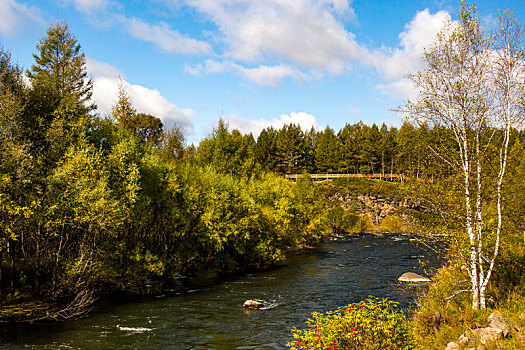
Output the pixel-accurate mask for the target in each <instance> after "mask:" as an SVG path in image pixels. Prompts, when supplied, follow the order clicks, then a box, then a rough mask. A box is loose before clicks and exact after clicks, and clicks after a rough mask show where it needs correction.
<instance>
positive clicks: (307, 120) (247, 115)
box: [0, 0, 525, 143]
mask: <svg viewBox="0 0 525 350" xmlns="http://www.w3.org/2000/svg"><path fill="white" fill-rule="evenodd" d="M477 5H478V10H479V13H480V16H481V18H482V21H483V23H484V24H485V25H486V26H487V27H490V25H491V24H492V23H493V22H494V18H495V17H496V16H497V14H498V10H499V9H510V10H512V11H513V12H514V13H515V15H516V17H517V18H518V19H519V20H520V21H521V22H524V21H525V5H524V2H522V1H520V0H514V1H508V0H507V1H506V0H501V1H494V0H493V1H486V0H484V1H478V2H477ZM458 9H459V1H455V0H454V1H449V0H440V1H438V0H418V1H415V0H414V1H411V0H398V1H393V0H384V1H373V0H361V1H357V0H355V1H351V0H350V1H348V0H249V1H246V0H154V1H139V0H131V1H123V0H58V1H46V0H40V1H24V0H0V44H2V46H3V47H4V48H6V49H8V50H11V52H12V55H13V58H14V59H15V60H17V61H18V63H19V64H21V65H22V66H24V67H26V68H28V67H30V65H31V64H32V63H33V58H32V53H33V52H34V51H35V45H36V43H37V42H38V40H39V38H40V37H41V36H42V35H43V34H44V33H45V30H46V27H47V26H48V25H49V23H51V22H53V21H56V20H66V21H67V22H68V24H69V26H70V28H71V31H72V32H73V34H74V35H75V36H76V38H77V39H78V41H79V43H80V44H81V45H82V48H83V51H84V52H85V54H86V57H87V59H88V64H87V68H88V73H89V74H90V75H91V76H92V78H93V81H94V98H95V102H96V103H97V105H98V107H99V113H100V114H102V115H105V114H107V113H109V111H110V110H111V105H112V104H113V103H114V101H115V99H116V94H117V86H118V81H119V79H122V80H123V81H124V83H125V86H126V88H127V91H128V93H129V95H130V96H131V97H132V99H133V102H134V104H135V107H136V109H137V110H138V111H141V112H145V113H150V114H153V115H156V116H158V117H160V118H161V119H162V120H163V122H164V123H165V124H166V125H167V126H168V127H169V126H170V125H173V124H174V123H178V124H179V125H182V126H183V127H184V130H185V133H186V137H187V140H188V142H190V143H191V142H193V143H198V142H199V140H200V139H202V138H203V137H204V136H206V135H207V134H208V133H209V132H210V131H211V129H212V128H213V126H214V125H216V123H217V120H218V118H219V117H222V118H224V119H226V120H227V121H228V122H229V124H230V126H231V127H234V128H238V129H240V130H241V131H242V132H253V133H254V135H255V136H257V135H258V133H259V132H260V130H261V129H262V128H265V127H268V126H270V125H273V126H275V127H280V126H282V125H283V124H284V123H289V122H294V123H298V124H300V125H301V126H303V127H304V128H310V127H311V126H314V127H316V128H320V129H321V128H324V127H326V126H330V127H332V128H334V129H336V130H338V129H340V128H342V127H343V126H344V125H345V124H346V123H356V122H358V121H360V120H362V121H364V122H366V123H378V124H380V123H382V122H385V123H387V124H389V125H400V124H401V120H402V116H400V115H396V114H395V113H394V112H391V111H390V109H391V108H393V107H396V106H398V105H400V104H402V103H403V101H404V100H405V99H406V98H407V97H408V96H410V95H411V94H413V90H412V89H411V86H410V84H409V83H408V81H406V80H405V79H404V78H403V76H404V75H405V74H406V73H408V72H415V71H417V70H418V69H420V68H422V67H423V65H422V64H423V63H422V60H421V55H422V53H423V48H424V47H427V46H428V45H430V44H431V43H432V41H433V39H434V37H435V34H436V32H437V31H439V29H440V28H441V26H442V23H443V21H445V20H447V19H452V20H454V19H455V18H457V12H458Z"/></svg>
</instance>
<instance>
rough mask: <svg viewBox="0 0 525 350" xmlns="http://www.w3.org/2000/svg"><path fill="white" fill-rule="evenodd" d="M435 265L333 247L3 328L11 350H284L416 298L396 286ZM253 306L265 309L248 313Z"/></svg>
mask: <svg viewBox="0 0 525 350" xmlns="http://www.w3.org/2000/svg"><path fill="white" fill-rule="evenodd" d="M429 258H430V260H429V261H430V265H431V266H432V265H433V266H436V264H437V260H436V259H434V258H432V257H431V256H429V253H428V252H426V251H424V250H422V249H421V248H419V247H417V246H415V245H413V244H412V243H411V242H410V241H409V239H408V238H407V237H405V236H400V235H390V236H383V237H382V236H372V235H365V236H360V237H350V238H344V239H339V240H334V241H330V242H327V243H324V244H322V245H321V246H320V247H319V248H316V249H314V250H311V251H308V252H306V253H303V254H301V255H298V256H295V257H293V258H292V259H290V261H289V263H288V264H287V265H286V266H285V267H279V268H275V269H272V270H268V271H263V272H258V273H253V274H245V275H241V276H236V277H235V278H230V279H227V280H222V281H220V283H217V282H218V281H216V280H215V277H209V278H205V277H201V278H199V279H197V280H195V279H192V280H189V281H187V282H185V284H184V287H183V291H171V292H170V291H167V292H166V294H162V295H157V296H156V297H154V298H148V299H145V300H141V301H140V302H137V301H135V302H130V301H126V302H118V301H113V302H111V303H104V304H103V305H102V306H99V307H98V309H97V310H95V311H94V312H93V313H91V314H90V315H89V316H87V317H85V318H83V319H78V320H72V321H68V322H63V323H58V324H53V323H51V324H40V325H33V326H27V325H23V326H22V325H20V326H16V327H12V326H9V327H5V326H4V327H2V330H1V331H0V348H5V349H22V348H24V349H27V348H32V349H283V348H285V345H286V343H287V342H288V341H290V340H291V332H290V329H291V328H292V327H294V326H295V327H298V328H304V326H305V323H304V322H305V321H306V319H307V318H308V317H309V315H310V314H311V313H312V312H313V311H319V312H324V311H327V310H331V309H335V308H337V307H339V306H344V305H347V304H350V303H354V302H356V301H360V300H363V299H365V298H367V297H368V296H369V295H374V296H377V297H387V298H390V299H393V300H396V301H399V302H400V304H401V306H402V307H403V308H405V309H406V308H409V307H411V306H412V305H413V301H414V297H413V296H412V295H410V294H408V293H406V291H402V290H401V289H400V288H399V287H397V285H396V280H397V278H398V277H399V276H400V275H401V274H403V273H404V272H407V271H413V272H416V273H421V272H422V271H423V270H422V268H421V267H420V263H419V260H420V259H422V260H424V259H427V260H428V259H429ZM246 299H256V300H262V301H264V303H265V304H266V305H267V307H265V308H263V309H261V310H246V309H243V308H242V307H241V306H242V304H243V302H244V301H245V300H246Z"/></svg>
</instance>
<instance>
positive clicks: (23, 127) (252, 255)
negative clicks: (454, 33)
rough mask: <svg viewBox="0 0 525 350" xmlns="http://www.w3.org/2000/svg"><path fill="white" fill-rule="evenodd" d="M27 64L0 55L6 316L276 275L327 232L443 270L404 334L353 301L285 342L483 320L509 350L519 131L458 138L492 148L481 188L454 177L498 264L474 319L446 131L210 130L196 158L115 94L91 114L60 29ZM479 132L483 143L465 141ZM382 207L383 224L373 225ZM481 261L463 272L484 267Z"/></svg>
mask: <svg viewBox="0 0 525 350" xmlns="http://www.w3.org/2000/svg"><path fill="white" fill-rule="evenodd" d="M464 14H465V15H466V16H464V17H463V20H464V23H467V24H468V25H469V26H473V27H475V26H476V23H478V22H476V21H475V12H474V11H472V9H471V8H469V7H465V8H464ZM469 16H470V17H469ZM503 18H507V19H508V18H509V17H503ZM478 25H479V23H478ZM469 28H470V27H469ZM467 51H468V50H467ZM34 58H35V63H34V64H33V65H32V66H31V67H30V68H29V69H27V70H26V71H25V72H24V71H23V69H22V68H21V67H19V66H18V65H17V64H15V63H13V62H12V60H11V55H10V53H9V51H7V50H5V49H3V48H2V49H1V50H0V101H1V103H0V293H1V299H0V300H1V302H0V318H1V319H2V320H11V321H21V320H26V321H27V320H39V319H68V318H71V317H74V316H77V315H80V314H83V313H84V312H86V311H87V310H89V306H90V305H91V304H92V303H93V301H94V300H95V298H96V297H97V296H100V295H104V294H107V293H113V292H118V293H122V292H125V293H131V294H144V293H153V292H156V291H158V290H161V289H162V288H164V287H165V286H167V285H169V283H170V282H172V281H174V280H176V279H177V278H178V277H179V276H180V274H187V273H191V272H193V271H197V270H201V269H213V270H216V271H219V272H222V273H228V272H232V271H236V270H239V269H248V268H256V269H260V268H265V267H268V266H272V265H276V264H281V263H284V262H285V260H286V255H287V254H289V253H290V252H294V251H297V250H299V249H302V248H305V247H309V246H314V245H316V244H317V243H318V242H320V241H322V240H323V239H326V238H327V237H328V236H329V235H330V234H336V235H339V234H352V233H360V232H367V231H371V230H382V231H385V232H392V231H396V232H400V231H410V232H412V233H414V234H417V233H418V232H425V233H426V234H425V235H424V236H422V237H423V238H425V237H426V238H429V237H430V238H432V239H435V238H439V239H440V240H442V241H444V242H445V243H446V244H445V248H444V249H443V251H442V252H441V253H442V254H443V256H444V257H445V258H446V260H447V261H448V264H447V266H446V267H445V268H443V269H441V270H439V271H437V273H436V274H435V277H434V280H433V283H432V284H431V286H430V287H429V289H428V291H427V292H425V293H424V294H422V295H421V297H420V299H419V301H418V306H417V310H416V311H415V312H414V313H413V316H411V320H410V322H408V321H406V319H404V316H403V315H402V314H401V313H400V312H399V311H397V309H396V308H395V306H394V304H392V303H390V302H388V301H382V300H378V299H374V298H370V299H369V300H367V302H366V303H364V302H363V304H366V307H361V306H359V307H358V308H357V306H356V305H358V303H357V304H356V303H354V305H353V306H352V305H349V308H348V309H346V308H343V309H339V310H337V311H333V312H328V313H327V314H326V315H320V314H316V315H314V316H313V320H312V321H311V322H310V330H305V331H299V330H296V331H295V334H296V336H297V340H296V341H295V342H294V343H291V344H290V346H291V347H299V346H300V347H301V348H321V345H319V344H322V345H323V346H325V347H323V348H328V347H329V346H330V347H331V348H332V349H335V348H338V349H339V348H358V347H363V348H366V346H369V347H370V348H374V346H375V345H374V344H370V343H369V341H370V339H372V337H376V336H377V334H380V335H381V336H380V338H381V341H384V344H385V348H389V347H390V348H400V349H401V348H410V347H412V346H420V347H422V348H440V349H442V348H444V347H445V346H446V345H447V343H448V342H449V341H452V340H456V339H457V338H458V337H459V335H460V334H461V333H463V332H464V331H465V330H466V329H469V328H475V327H477V326H480V325H483V324H484V323H486V316H487V315H488V314H487V313H488V311H487V310H488V309H497V310H499V312H501V313H502V314H503V315H504V316H506V317H508V319H509V320H511V322H513V323H514V324H515V325H516V328H515V330H514V331H513V335H514V336H513V337H510V338H509V339H504V340H502V343H501V344H504V345H505V346H507V345H508V346H509V347H512V346H514V347H515V348H519V347H520V346H521V345H522V343H521V340H520V336H522V335H523V326H524V325H525V324H524V322H525V314H524V312H525V307H524V306H523V305H525V297H524V295H525V290H524V286H525V280H523V278H524V277H523V276H525V273H524V272H525V271H524V268H525V237H524V236H523V232H524V230H525V227H524V226H523V225H524V224H523V220H522V218H523V217H524V215H525V198H523V196H525V191H523V188H522V187H523V184H524V183H525V158H524V157H523V146H522V145H523V142H524V141H525V133H523V132H522V131H520V130H519V129H518V128H516V127H514V126H513V125H510V124H503V126H502V124H500V125H497V124H495V123H493V124H491V123H489V122H488V121H489V119H483V118H482V120H481V122H479V123H478V124H468V125H467V126H465V131H466V133H465V140H466V142H467V143H469V142H471V141H473V140H477V141H480V140H483V141H487V142H486V143H485V144H482V145H483V147H482V148H481V150H482V152H483V157H478V158H477V160H478V164H477V165H480V166H481V165H483V167H475V166H472V167H471V166H470V165H469V166H468V167H467V170H468V171H467V173H468V174H469V175H471V174H470V171H472V179H474V180H477V179H481V180H479V181H478V182H477V183H476V182H475V181H474V182H472V183H470V182H468V181H467V182H466V183H467V185H466V189H468V190H470V191H471V192H472V195H473V197H472V198H476V199H479V200H476V201H472V202H474V204H475V205H477V206H476V207H474V210H473V213H474V214H475V220H474V221H471V222H470V224H472V222H474V223H475V225H478V226H477V227H475V232H483V233H485V232H486V234H485V235H480V236H478V237H479V238H477V240H476V241H475V242H474V243H475V246H477V245H478V244H479V245H480V246H482V247H483V248H484V249H486V250H489V251H490V250H493V249H494V248H495V247H496V246H497V247H498V248H497V251H498V254H496V255H498V259H495V256H494V259H493V260H491V259H492V258H493V257H492V256H490V255H489V256H488V259H489V262H490V261H493V262H492V263H490V264H489V265H490V267H489V269H490V271H491V273H492V276H491V278H488V277H487V278H486V281H487V284H486V288H487V289H486V290H484V291H483V293H485V295H486V298H485V299H486V300H485V301H484V303H485V304H484V305H483V306H484V307H485V308H481V309H478V308H476V307H473V300H475V298H476V294H475V293H474V294H473V293H471V292H473V291H475V288H472V286H470V285H469V283H470V282H471V280H472V272H471V271H470V270H469V268H470V267H471V265H470V264H469V259H468V258H466V257H468V256H469V255H468V253H469V251H468V249H469V248H470V247H471V246H472V244H469V241H468V235H467V234H466V233H467V230H466V227H467V226H468V225H467V226H466V224H465V222H466V221H465V218H466V217H469V216H470V213H468V214H467V215H466V214H465V207H466V206H467V207H468V206H469V205H470V202H468V201H467V202H465V200H464V192H465V186H464V185H462V184H464V183H465V182H464V180H465V179H464V175H465V173H461V172H458V171H457V164H456V163H454V161H453V159H452V158H447V157H446V154H451V153H454V152H459V151H460V150H461V149H462V148H461V147H462V146H461V144H458V142H457V140H455V139H454V135H455V131H456V130H455V129H454V127H453V126H451V125H447V124H446V123H436V122H435V120H432V119H428V120H422V119H421V118H420V119H416V120H413V121H412V122H409V121H406V122H405V123H403V125H402V126H401V127H400V128H399V129H397V128H395V127H387V126H386V125H382V126H381V127H378V126H377V125H375V124H374V125H372V126H368V125H365V124H363V123H357V124H354V125H346V126H345V127H344V128H343V129H342V130H340V131H339V132H337V133H336V132H334V131H333V130H332V129H330V128H328V127H327V128H326V129H325V130H323V131H316V130H309V131H303V130H301V129H300V128H299V127H298V126H296V125H293V124H292V125H285V126H283V127H282V128H281V129H280V130H275V129H273V128H267V129H265V130H263V131H262V132H261V134H260V135H259V136H258V138H257V140H255V138H254V137H253V136H252V135H242V134H241V133H240V132H239V131H238V130H230V129H229V128H228V125H227V124H226V123H225V122H224V121H222V120H220V121H219V123H218V125H217V126H216V127H215V128H214V129H213V130H212V131H211V132H210V134H209V135H208V137H206V138H205V139H204V140H203V141H202V142H201V143H200V144H199V145H198V146H197V147H195V146H187V145H185V142H184V136H183V130H182V129H181V127H179V126H177V125H175V126H174V127H172V128H170V129H165V128H164V125H163V124H162V122H161V121H160V119H159V118H157V117H155V116H151V115H148V114H144V113H140V112H138V111H136V110H135V108H134V107H133V101H132V100H131V98H130V97H129V96H128V95H127V93H126V86H125V83H121V86H120V90H119V94H118V96H116V98H117V100H116V104H115V106H114V107H113V110H112V113H111V114H110V115H108V116H100V115H97V114H96V113H95V111H96V106H95V105H94V104H93V103H92V101H91V92H92V83H91V80H89V77H88V76H87V73H86V69H85V63H86V61H85V57H84V54H83V53H82V51H81V48H80V45H79V44H78V43H77V41H76V39H75V38H74V36H73V34H72V33H71V32H70V30H69V28H68V26H67V24H66V23H62V22H58V23H54V24H52V25H51V26H50V27H49V28H48V30H47V32H46V33H45V34H44V36H43V37H42V38H41V40H40V41H39V43H38V44H37V46H36V52H35V54H34ZM24 74H25V76H26V77H24ZM26 78H27V80H28V81H29V82H30V84H27V83H26ZM461 86H464V85H461V84H459V85H458V86H457V88H458V89H460V88H461ZM460 92H461V91H460ZM467 96H470V95H468V94H467ZM520 101H521V100H520ZM520 103H521V102H520ZM408 107H410V105H408ZM408 109H410V108H408ZM418 111H419V112H421V109H419V110H418V109H416V110H412V114H415V115H417V112H418ZM426 113H429V112H428V111H427V112H426ZM520 113H521V112H520ZM519 115H521V114H519ZM476 128H478V129H479V130H481V131H482V132H478V133H471V132H470V131H474V130H475V129H476ZM498 140H504V141H505V147H506V148H505V152H506V151H507V149H508V157H507V153H505V157H506V158H505V162H506V163H505V166H506V171H504V172H503V175H505V177H502V176H500V175H501V171H500V172H498V171H497V170H495V169H498V167H499V166H500V165H501V162H500V160H501V158H500V155H501V154H503V153H502V152H501V149H500V148H498V147H497V144H495V143H492V141H498ZM477 144H478V145H481V143H479V142H478V143H477ZM466 150H467V153H465V154H466V155H468V156H469V157H470V156H473V155H475V154H476V148H474V149H471V148H468V149H466ZM479 150H480V148H478V151H479ZM477 154H478V155H479V154H480V153H477ZM472 164H476V158H473V163H472ZM477 169H481V170H480V171H478V172H476V171H477ZM308 172H310V173H313V172H339V173H358V174H368V173H378V172H379V173H383V174H385V173H396V174H402V175H404V177H403V178H404V179H406V181H405V182H403V183H388V182H386V181H377V180H368V179H338V180H334V181H333V182H329V183H324V184H314V183H313V182H312V181H311V180H310V178H309V177H308V176H307V175H305V176H303V177H302V178H300V179H299V180H298V181H297V183H296V184H293V183H291V182H290V181H288V180H285V179H284V178H283V177H282V176H281V175H282V174H283V173H308ZM477 175H479V176H477ZM494 179H496V180H498V179H502V180H501V181H496V183H495V184H494V183H493V182H492V180H494ZM481 185H483V186H481ZM482 189H483V190H482ZM492 193H499V196H497V198H495V197H494V196H492V195H491V194H492ZM476 195H477V197H476ZM363 198H364V199H363ZM385 200H386V201H388V202H389V203H390V204H389V206H390V207H391V208H390V209H389V210H388V214H387V215H386V216H385V215H383V214H381V213H380V212H379V213H376V214H374V215H372V214H373V213H372V211H377V209H378V206H377V205H376V204H377V202H379V201H383V202H382V203H384V201H385ZM395 203H397V204H395ZM478 214H479V215H481V217H482V218H483V220H480V221H478V218H479V216H478ZM467 223H468V222H467ZM498 223H503V224H502V225H500V224H498ZM477 230H479V231H477ZM497 237H499V238H497ZM496 238H497V242H498V243H497V244H495V242H496ZM448 243H450V244H448ZM487 248H488V249H487ZM479 252H480V251H476V255H475V261H474V262H475V263H476V264H477V265H476V269H481V270H480V271H489V269H487V267H488V266H487V265H486V264H487V263H486V262H484V260H483V258H482V257H483V256H485V255H482V254H477V253H479ZM483 268H485V269H483ZM476 271H478V270H476ZM474 274H476V275H479V274H478V273H477V272H475V273H474ZM489 277H490V276H489ZM480 279H481V280H482V281H484V280H485V276H481V277H480ZM482 287H483V286H482ZM464 291H467V292H466V293H464ZM477 295H478V297H479V288H478V294H477ZM363 304H361V305H363ZM354 306H356V308H354ZM478 306H481V305H480V304H479V303H478ZM437 312H438V315H439V317H437V318H436V317H435V315H436V313H437ZM520 316H522V317H520ZM316 326H317V327H318V329H317V330H315V327H316ZM392 327H394V328H392ZM312 329H313V330H315V331H313V330H312ZM339 331H341V336H340V335H339ZM392 331H393V332H394V333H395V334H394V335H395V336H394V335H393V334H392V333H388V332H392ZM312 332H313V333H312ZM354 332H355V335H354ZM374 332H375V333H374ZM377 332H379V333H377ZM316 334H317V336H316ZM390 335H392V336H390ZM318 339H319V342H317V343H316V340H318ZM297 341H300V343H297ZM378 341H379V340H378ZM306 342H308V344H306ZM334 342H335V343H334ZM366 344H368V345H366ZM386 344H388V345H386ZM494 346H496V345H494Z"/></svg>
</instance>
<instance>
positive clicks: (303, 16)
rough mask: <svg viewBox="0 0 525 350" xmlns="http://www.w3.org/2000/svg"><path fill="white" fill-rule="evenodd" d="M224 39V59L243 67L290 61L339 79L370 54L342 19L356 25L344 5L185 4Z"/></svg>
mask: <svg viewBox="0 0 525 350" xmlns="http://www.w3.org/2000/svg"><path fill="white" fill-rule="evenodd" d="M187 2H188V4H189V5H191V6H193V7H195V8H196V9H197V10H198V11H200V12H202V13H204V14H205V15H207V16H208V17H209V18H210V20H211V21H212V22H213V23H215V24H216V25H217V26H218V28H219V31H220V33H221V36H220V40H222V42H223V43H224V44H225V45H226V47H227V50H226V52H225V56H226V57H228V58H230V59H233V60H236V61H240V62H244V63H250V64H253V63H261V62H266V63H267V62H275V61H279V62H281V61H283V60H284V61H287V62H290V63H293V64H296V65H298V66H301V67H305V68H308V69H314V70H321V71H326V72H328V73H330V74H333V75H336V74H341V73H343V72H345V71H347V70H348V69H349V62H350V61H351V60H357V59H362V57H363V56H367V55H369V53H368V51H367V50H366V49H364V48H362V47H361V46H360V45H359V44H357V42H356V40H355V36H354V35H353V34H352V33H350V32H348V31H347V30H346V29H345V28H344V24H343V22H342V21H341V20H338V18H341V16H342V15H343V14H345V15H346V17H350V18H352V19H355V14H354V12H353V10H352V9H351V7H350V3H349V2H348V1H346V0H296V1H284V0H251V1H243V0H187Z"/></svg>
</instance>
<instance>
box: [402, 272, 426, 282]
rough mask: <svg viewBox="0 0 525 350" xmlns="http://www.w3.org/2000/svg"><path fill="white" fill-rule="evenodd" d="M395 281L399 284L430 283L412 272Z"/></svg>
mask: <svg viewBox="0 0 525 350" xmlns="http://www.w3.org/2000/svg"><path fill="white" fill-rule="evenodd" d="M397 280H398V281H399V282H430V279H428V278H426V277H423V276H421V275H418V274H417V273H413V272H405V273H404V274H402V275H401V276H400V277H399V278H398V279H397Z"/></svg>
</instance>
